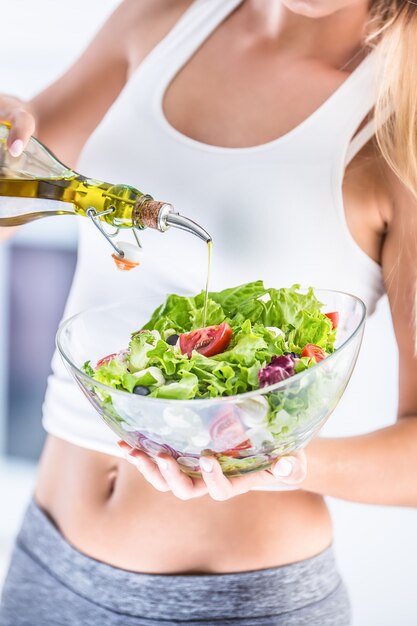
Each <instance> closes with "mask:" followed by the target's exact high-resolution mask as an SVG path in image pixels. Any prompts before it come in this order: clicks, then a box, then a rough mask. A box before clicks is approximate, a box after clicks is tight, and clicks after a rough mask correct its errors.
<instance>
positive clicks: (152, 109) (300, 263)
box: [43, 0, 384, 455]
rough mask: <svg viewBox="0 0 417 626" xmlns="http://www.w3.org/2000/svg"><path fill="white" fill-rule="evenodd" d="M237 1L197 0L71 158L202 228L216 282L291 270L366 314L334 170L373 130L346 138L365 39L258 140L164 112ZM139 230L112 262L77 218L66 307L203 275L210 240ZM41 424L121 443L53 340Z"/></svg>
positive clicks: (278, 277) (358, 99)
mask: <svg viewBox="0 0 417 626" xmlns="http://www.w3.org/2000/svg"><path fill="white" fill-rule="evenodd" d="M241 1H242V0H195V2H194V3H193V4H192V5H191V7H190V8H189V9H188V10H187V11H186V13H185V14H184V15H183V16H182V18H181V19H180V20H179V21H178V22H177V24H176V25H175V26H174V28H173V29H172V30H171V31H170V32H169V34H168V35H167V36H166V37H165V38H164V39H163V40H162V41H161V42H160V43H159V44H158V45H157V46H156V47H155V48H154V50H153V51H152V52H151V53H150V54H149V55H148V56H147V58H146V59H145V60H144V61H143V62H142V63H141V65H140V66H139V67H138V68H137V70H136V71H135V72H134V74H133V75H132V77H131V78H130V80H129V81H128V83H127V84H126V86H125V87H124V89H123V91H122V92H121V94H120V96H119V97H118V99H117V100H116V102H115V103H114V104H113V106H112V107H111V108H110V110H109V111H108V112H107V114H106V116H105V117H104V119H103V120H102V122H101V123H100V125H99V126H98V128H97V129H96V130H95V132H94V133H93V134H92V135H91V137H90V139H89V140H88V142H87V144H86V145H85V148H84V150H83V152H82V155H81V157H80V160H79V163H78V171H80V172H82V173H83V174H85V175H87V176H90V177H93V178H98V179H101V180H105V181H109V182H115V183H116V182H117V183H128V184H130V185H133V186H135V187H137V188H138V189H140V190H141V191H144V192H147V193H150V194H151V195H152V196H153V197H154V198H157V199H160V200H165V201H169V202H172V203H173V204H174V206H175V207H176V208H177V210H178V211H179V212H180V213H182V214H183V215H186V216H188V217H190V218H192V219H194V220H195V221H197V222H198V223H200V224H201V225H202V226H203V227H204V228H205V229H206V230H208V232H210V233H211V235H212V237H213V242H214V248H213V265H212V283H211V289H212V290H219V289H223V288H226V287H230V286H233V285H237V284H241V283H245V282H249V281H251V280H257V279H260V278H261V279H263V280H264V282H265V284H266V285H268V286H275V287H281V286H290V285H291V284H293V283H301V284H302V285H306V286H307V285H313V286H315V287H317V288H320V287H322V288H328V289H338V290H342V291H347V292H349V293H354V294H357V295H358V296H359V297H360V298H362V299H363V300H364V302H365V304H366V305H367V308H368V313H369V314H370V313H372V312H373V311H374V309H375V305H376V303H377V301H378V300H379V298H380V297H381V295H382V294H383V293H384V287H383V280H382V272H381V268H380V267H379V265H378V264H377V263H375V262H374V261H373V260H372V259H371V258H369V257H368V256H367V255H366V254H365V253H364V252H363V251H362V249H361V248H360V247H359V246H358V245H357V244H356V242H355V241H354V239H353V238H352V236H351V234H350V231H349V229H348V227H347V223H346V220H345V214H344V208H343V197H342V180H343V175H344V169H345V166H346V164H347V162H348V161H349V160H350V159H351V158H353V156H354V155H355V154H356V153H357V152H358V150H359V149H360V148H361V147H362V146H363V145H364V143H366V141H367V140H368V139H369V138H370V137H371V136H372V134H373V132H374V128H373V127H372V125H368V126H366V127H365V128H364V129H363V131H361V132H360V133H359V135H357V136H356V137H355V139H354V140H353V141H352V142H351V138H352V137H353V135H354V133H355V131H356V129H357V128H358V126H359V125H360V123H361V122H362V120H363V119H364V118H365V116H366V115H367V113H368V112H369V111H370V110H371V109H372V107H373V105H374V101H375V94H374V88H373V87H374V85H373V76H374V61H375V53H374V52H373V53H371V54H370V55H369V56H368V57H367V58H366V59H365V60H364V61H363V62H362V63H361V65H360V66H359V67H358V68H357V69H356V70H355V71H354V72H353V73H352V74H351V75H350V76H349V77H348V78H347V79H346V80H345V82H344V83H343V84H342V85H341V86H340V87H339V88H338V89H337V90H336V91H335V92H334V93H333V94H332V95H331V96H330V97H329V98H328V99H327V100H326V101H325V102H324V103H323V104H322V105H321V106H320V107H319V108H318V109H317V110H316V111H315V112H314V113H312V114H311V115H310V116H309V117H308V118H307V119H305V120H304V121H303V122H302V123H301V124H299V125H298V126H297V127H296V128H294V129H292V130H291V131H289V132H288V133H286V134H285V135H284V136H282V137H280V138H278V139H275V140H273V141H270V142H268V143H265V144H262V145H258V146H255V147H249V148H224V147H216V146H212V145H206V144H204V143H201V142H199V141H196V140H194V139H191V138H189V137H186V136H184V135H183V134H181V133H180V132H178V131H177V130H175V129H174V128H173V127H172V126H171V125H170V123H169V122H168V121H167V119H166V117H165V116H164V113H163V108H162V101H163V96H164V93H165V91H166V89H167V86H168V84H169V83H170V81H171V80H172V78H173V77H174V76H175V75H176V74H177V73H178V71H179V70H180V69H181V68H182V67H183V66H184V64H186V63H187V62H188V60H189V59H190V57H191V56H192V55H193V53H194V52H195V51H196V50H197V49H198V48H199V46H201V44H202V43H203V42H204V41H205V40H206V39H207V38H208V37H209V35H210V34H211V33H212V32H213V31H214V30H215V29H216V28H217V27H218V26H219V24H221V23H222V21H223V20H224V19H225V18H226V17H227V16H228V15H229V14H230V13H231V12H232V11H233V10H234V9H235V8H236V7H237V6H238V5H239V4H240V2H241ZM278 106H279V104H278ZM262 114H263V113H262V110H260V111H259V115H260V116H262ZM141 240H142V245H143V247H144V250H145V258H144V262H143V264H142V266H141V267H140V268H138V269H136V270H134V271H132V272H129V273H121V272H119V271H117V270H116V269H115V265H114V262H113V260H112V259H111V256H110V247H109V245H108V243H107V242H106V241H105V240H104V238H102V236H101V235H100V234H99V233H98V232H97V230H96V229H95V228H93V226H92V225H91V224H90V223H89V222H88V221H87V220H84V221H81V220H80V241H79V256H78V264H77V269H76V273H75V278H74V282H73V285H72V289H71V293H70V296H69V299H68V303H67V307H66V310H65V314H64V316H65V317H67V316H69V315H72V314H74V313H76V312H78V311H81V310H84V309H86V308H88V307H91V306H97V305H101V304H107V303H109V302H115V301H119V300H126V299H129V298H131V297H132V295H133V294H137V295H138V296H139V295H144V294H152V295H155V294H158V295H159V296H160V299H161V301H162V300H163V299H164V298H165V296H166V295H167V294H168V293H175V292H178V293H181V292H183V291H195V292H198V291H200V290H201V289H202V288H203V283H204V279H205V272H206V264H207V259H206V254H207V251H206V247H205V246H204V244H203V243H202V242H201V241H200V240H198V239H196V238H194V237H192V236H191V235H189V234H187V233H183V232H181V231H177V230H174V229H171V230H170V231H169V232H167V233H165V234H161V233H159V232H156V231H151V230H146V231H144V232H143V234H142V236H141ZM132 330H134V329H132ZM121 347H122V346H121ZM336 412H337V411H336ZM332 419H334V418H332ZM43 424H44V427H45V428H46V430H47V431H48V432H49V433H51V434H54V435H56V436H57V437H60V438H62V439H65V440H67V441H70V442H72V443H75V444H77V445H80V446H83V447H87V448H91V449H95V450H98V451H102V452H108V453H110V454H115V455H119V449H118V447H117V446H116V445H115V441H116V437H115V435H113V433H112V432H111V431H110V429H109V428H108V427H107V426H105V424H104V423H103V422H102V421H101V418H100V417H99V415H98V414H97V413H96V412H95V410H94V409H93V408H92V407H91V406H90V404H89V403H88V401H87V400H86V399H85V398H84V396H83V395H82V394H81V393H80V391H79V390H78V388H77V387H76V385H75V383H74V382H73V381H72V380H71V378H70V376H69V374H68V373H67V371H66V369H65V367H64V366H63V364H62V363H61V360H60V357H59V356H58V355H56V354H55V356H54V359H53V374H52V376H51V377H50V379H49V384H48V389H47V394H46V399H45V403H44V416H43Z"/></svg>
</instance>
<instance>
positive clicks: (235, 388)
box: [83, 280, 338, 400]
mask: <svg viewBox="0 0 417 626" xmlns="http://www.w3.org/2000/svg"><path fill="white" fill-rule="evenodd" d="M204 298H205V293H204V292H201V293H200V294H198V295H196V296H195V297H185V296H179V295H175V294H173V295H170V296H168V297H167V299H166V301H165V302H164V303H163V304H161V306H159V307H158V308H157V309H156V310H155V311H154V313H153V315H152V317H151V319H150V320H149V321H148V323H147V324H145V325H144V326H143V328H141V329H139V330H136V331H135V332H133V334H132V335H131V339H130V343H129V346H127V347H125V348H124V349H122V350H121V351H120V352H119V353H116V354H110V355H107V356H105V357H103V358H102V359H100V361H98V363H96V364H95V365H92V364H91V362H90V361H88V362H86V363H85V364H84V367H83V370H84V372H85V373H86V374H87V375H89V376H90V377H91V378H93V379H94V380H96V381H98V382H100V383H103V384H105V385H108V386H110V387H113V388H115V389H120V390H124V391H127V392H130V393H133V394H137V395H143V396H149V397H153V398H164V399H178V400H189V399H193V398H216V397H220V396H231V395H235V394H241V393H244V392H246V391H252V390H255V389H259V388H262V387H266V386H268V385H272V384H274V383H277V382H279V381H281V380H284V379H286V378H289V377H290V376H293V375H294V374H296V373H298V372H301V371H303V370H305V369H306V368H309V367H312V366H314V365H315V364H316V363H317V362H318V361H320V360H322V359H324V358H325V357H326V356H327V355H329V354H331V353H332V352H333V351H334V349H335V348H334V344H335V339H336V329H337V324H338V313H337V312H327V313H324V312H322V307H323V304H322V303H321V302H320V301H319V300H318V299H317V297H316V296H315V294H314V291H313V289H312V288H310V289H309V290H308V291H307V292H304V293H301V292H300V286H299V285H293V286H292V287H290V288H282V289H273V288H266V287H265V286H264V284H263V282H262V281H260V280H259V281H255V282H251V283H247V284H245V285H240V286H238V287H232V288H230V289H225V290H223V291H219V292H210V293H209V297H208V302H207V309H206V312H205V311H204ZM204 319H205V323H204Z"/></svg>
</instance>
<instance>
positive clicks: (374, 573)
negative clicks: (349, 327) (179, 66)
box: [0, 0, 417, 626]
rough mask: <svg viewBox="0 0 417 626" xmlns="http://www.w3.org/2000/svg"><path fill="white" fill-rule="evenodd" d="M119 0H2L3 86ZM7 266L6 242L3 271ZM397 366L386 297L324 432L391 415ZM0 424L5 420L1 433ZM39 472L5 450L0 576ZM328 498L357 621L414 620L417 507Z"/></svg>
mask: <svg viewBox="0 0 417 626" xmlns="http://www.w3.org/2000/svg"><path fill="white" fill-rule="evenodd" d="M138 1H140V0H138ZM117 4H118V0H87V1H86V0H72V2H71V3H59V2H56V1H54V0H13V2H10V1H9V2H6V0H2V2H1V15H2V35H1V38H0V59H1V61H0V92H6V93H7V92H8V93H14V94H17V95H19V96H21V97H30V96H31V95H32V94H34V93H35V92H36V91H38V90H39V89H41V88H42V87H43V86H44V85H46V84H47V83H48V82H49V81H50V80H52V79H53V78H54V77H55V76H57V75H58V74H59V73H60V72H61V71H62V70H63V69H64V68H65V67H67V66H68V65H69V64H70V62H71V61H72V60H73V59H74V58H75V57H76V56H77V54H78V53H79V51H80V49H81V48H82V47H83V46H84V45H85V44H86V42H87V41H88V40H89V39H90V38H91V36H92V35H93V33H94V31H95V30H96V29H97V28H98V27H99V25H100V23H101V22H102V21H103V20H104V19H105V17H106V15H107V14H108V13H109V12H110V11H111V10H112V9H113V7H114V6H115V5H117ZM28 229H30V230H26V231H25V233H24V235H23V237H27V238H28V239H29V240H36V241H37V242H40V243H41V244H42V243H43V242H46V243H47V242H48V240H49V241H50V240H51V239H52V240H54V239H56V238H58V239H59V237H60V233H59V229H57V228H56V223H54V224H53V225H51V226H49V225H47V221H42V223H39V224H36V225H31V226H30V227H28ZM72 236H73V235H72ZM5 269H6V268H5V266H4V260H3V265H2V254H1V248H0V274H1V271H2V270H3V271H5ZM0 286H1V285H0ZM4 320H5V296H4V294H2V292H1V289H0V326H1V323H2V322H3V323H4ZM3 374H4V372H3ZM1 376H2V371H1V359H0V378H1ZM396 376H397V355H396V349H395V342H394V337H393V333H392V328H391V322H390V317H389V309H388V306H387V303H386V301H385V300H384V301H382V302H381V303H380V306H379V308H378V311H377V313H376V314H375V316H374V317H373V318H371V319H370V320H369V322H368V327H367V330H366V336H365V340H364V344H363V348H362V353H361V356H360V359H359V362H358V366H357V368H356V371H355V373H354V376H353V378H352V381H351V384H350V385H349V389H348V391H347V393H346V395H345V397H344V399H343V400H342V403H341V404H340V406H339V407H338V409H337V412H336V413H335V414H334V415H333V416H332V419H331V420H330V422H329V423H328V425H327V427H326V432H327V434H331V435H344V434H354V433H360V432H366V431H369V430H373V429H376V428H379V427H382V426H384V425H386V424H389V423H391V422H393V421H394V419H395V407H396ZM0 382H1V381H0ZM0 386H1V385H0ZM0 402H1V398H0ZM0 408H1V407H0ZM0 414H1V411H0ZM0 421H1V420H0ZM1 430H2V424H1V423H0V435H1ZM0 439H1V436H0ZM392 472H394V473H395V467H393V468H392ZM34 473H35V468H34V467H33V466H32V465H30V464H29V465H23V464H16V463H10V462H6V460H3V461H2V460H1V458H0V502H2V506H1V507H0V579H1V575H2V574H3V572H4V567H5V564H6V562H7V555H8V552H9V550H10V545H11V539H12V535H13V533H14V532H15V531H16V530H17V525H18V522H19V519H20V516H21V514H22V511H23V507H24V503H25V501H26V499H27V497H28V496H29V494H30V490H31V487H32V484H33V477H34ZM4 505H5V506H4ZM329 505H330V507H331V509H332V512H333V517H334V525H335V536H336V539H335V546H336V551H337V555H338V560H339V564H340V568H341V570H342V572H343V574H344V576H345V579H346V581H347V584H348V586H349V590H350V594H351V598H352V602H353V609H354V626H393V625H394V624H395V625H398V626H415V625H416V624H417V594H416V591H415V587H416V578H417V577H416V565H415V564H416V561H417V542H416V530H417V511H416V510H410V509H400V508H388V507H373V506H364V505H356V504H352V503H348V502H341V501H336V500H332V499H329ZM277 524H279V520H277ZM2 568H3V569H2Z"/></svg>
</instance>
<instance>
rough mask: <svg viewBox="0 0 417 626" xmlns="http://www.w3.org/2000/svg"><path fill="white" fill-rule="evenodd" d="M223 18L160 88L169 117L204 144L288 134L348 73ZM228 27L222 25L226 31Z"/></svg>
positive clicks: (243, 143) (240, 143) (237, 143)
mask: <svg viewBox="0 0 417 626" xmlns="http://www.w3.org/2000/svg"><path fill="white" fill-rule="evenodd" d="M226 28H227V26H226V24H225V25H224V26H223V27H222V29H221V30H219V31H216V32H215V33H214V34H213V35H212V36H211V37H210V38H209V39H208V40H207V41H206V42H205V43H204V45H203V46H201V47H200V48H199V49H198V50H197V52H195V54H194V55H193V56H192V57H191V58H190V59H189V60H188V62H187V63H185V64H184V65H183V66H182V67H180V68H179V70H178V72H177V73H176V74H175V75H174V77H173V79H172V80H171V82H170V83H169V85H168V86H167V88H166V90H165V92H164V96H163V110H164V114H165V116H166V118H167V120H168V121H169V123H170V124H171V125H172V126H173V127H174V128H176V129H177V130H179V131H180V132H181V133H183V134H184V135H187V136H189V137H192V138H194V139H197V140H198V141H201V142H203V143H206V144H210V145H215V146H224V147H232V148H233V147H234V148H240V147H247V146H255V145H259V144H264V143H267V142H269V141H272V140H274V139H277V138H279V137H282V136H284V135H286V134H287V133H288V132H290V131H291V130H293V129H294V128H295V127H297V126H298V125H299V124H301V123H302V122H303V121H304V120H305V119H307V118H308V117H309V116H310V115H311V114H312V113H313V112H314V111H316V110H317V109H318V108H319V107H320V105H321V104H322V103H323V102H324V101H325V100H326V99H327V98H328V97H329V95H330V94H331V93H333V92H334V91H335V90H336V89H337V88H338V87H339V85H340V84H341V83H342V82H343V79H344V78H345V75H344V74H343V73H340V72H335V71H333V70H331V69H330V70H329V69H327V70H326V69H323V67H322V66H321V64H320V63H318V62H317V61H312V60H308V59H300V58H297V57H294V56H293V55H291V54H289V53H288V52H285V51H277V50H276V49H275V47H274V46H273V45H272V44H271V43H270V42H268V41H267V40H266V41H265V40H264V41H262V40H256V41H254V40H252V39H251V38H250V37H248V38H247V39H246V38H245V37H244V36H242V34H241V33H240V34H239V33H238V32H234V28H233V26H230V29H229V32H227V31H226ZM225 31H226V32H225Z"/></svg>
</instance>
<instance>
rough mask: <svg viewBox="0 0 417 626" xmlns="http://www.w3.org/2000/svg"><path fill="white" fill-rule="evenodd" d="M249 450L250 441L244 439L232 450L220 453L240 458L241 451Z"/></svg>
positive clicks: (250, 446)
mask: <svg viewBox="0 0 417 626" xmlns="http://www.w3.org/2000/svg"><path fill="white" fill-rule="evenodd" d="M250 448H252V443H251V440H250V439H246V440H245V441H243V442H242V443H241V444H240V445H238V446H235V447H234V448H230V450H225V451H224V452H222V454H224V455H225V456H231V457H240V451H241V450H249V449H250Z"/></svg>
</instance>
